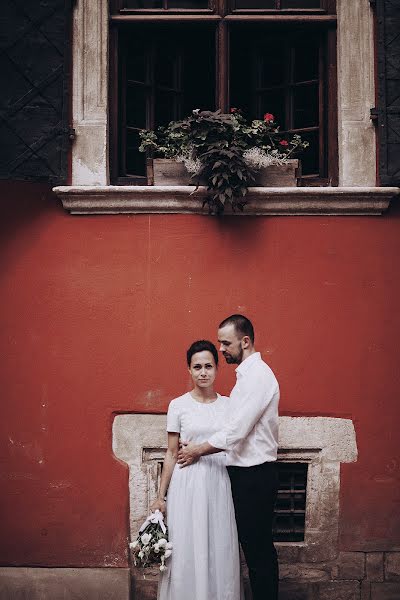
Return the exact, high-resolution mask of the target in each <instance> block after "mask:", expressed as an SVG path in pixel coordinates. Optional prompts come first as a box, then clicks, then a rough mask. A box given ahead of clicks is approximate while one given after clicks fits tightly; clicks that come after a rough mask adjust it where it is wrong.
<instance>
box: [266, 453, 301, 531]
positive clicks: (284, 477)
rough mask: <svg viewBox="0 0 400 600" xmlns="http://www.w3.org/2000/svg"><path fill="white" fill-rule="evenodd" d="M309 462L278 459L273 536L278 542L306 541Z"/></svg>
mask: <svg viewBox="0 0 400 600" xmlns="http://www.w3.org/2000/svg"><path fill="white" fill-rule="evenodd" d="M307 469H308V465H307V463H286V462H280V461H278V472H279V488H278V497H277V501H276V505H275V517H274V524H273V537H274V541H276V542H302V541H304V531H305V514H306V493H307Z"/></svg>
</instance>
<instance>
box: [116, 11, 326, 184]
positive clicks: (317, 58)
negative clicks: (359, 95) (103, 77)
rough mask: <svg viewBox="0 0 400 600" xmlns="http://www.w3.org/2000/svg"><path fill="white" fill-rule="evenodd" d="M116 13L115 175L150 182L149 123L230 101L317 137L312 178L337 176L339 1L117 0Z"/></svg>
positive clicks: (309, 158) (308, 163) (308, 178)
mask: <svg viewBox="0 0 400 600" xmlns="http://www.w3.org/2000/svg"><path fill="white" fill-rule="evenodd" d="M111 13H112V14H111V22H112V28H111V49H112V52H111V56H112V61H111V87H110V90H111V94H110V96H111V147H112V157H111V174H112V181H113V183H117V184H135V183H137V184H143V183H146V160H145V158H146V157H145V156H144V155H142V154H140V153H139V152H138V146H139V130H140V129H142V128H154V127H156V126H157V125H162V124H166V123H168V122H169V121H171V120H174V119H179V118H182V117H184V116H186V115H187V114H189V113H190V112H191V110H192V109H194V108H200V109H205V110H207V109H208V110H215V109H217V108H219V109H221V110H222V111H229V109H230V107H236V108H240V109H241V110H242V111H243V113H244V114H245V115H246V116H247V117H249V118H262V115H263V114H264V113H265V112H270V113H273V114H274V115H275V116H276V119H277V121H278V123H279V124H280V126H281V130H282V131H287V132H291V133H295V132H296V133H299V134H300V135H301V136H302V137H303V138H304V139H307V140H308V141H309V142H310V147H309V149H308V150H307V151H306V152H305V153H304V154H303V155H302V166H303V169H302V170H303V185H324V184H325V185H326V184H336V183H337V131H336V127H337V126H336V121H337V119H336V68H335V55H336V31H335V25H336V16H335V1H334V0H246V1H242V0H208V1H206V0H196V1H194V0H149V1H145V0H114V2H113V3H112V5H111Z"/></svg>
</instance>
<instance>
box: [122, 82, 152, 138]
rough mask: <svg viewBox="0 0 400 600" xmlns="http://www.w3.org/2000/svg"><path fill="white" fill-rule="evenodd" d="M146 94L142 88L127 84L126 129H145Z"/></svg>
mask: <svg viewBox="0 0 400 600" xmlns="http://www.w3.org/2000/svg"><path fill="white" fill-rule="evenodd" d="M146 101H147V93H146V89H145V88H144V87H143V86H140V85H135V84H128V88H127V93H126V124H127V125H128V127H146Z"/></svg>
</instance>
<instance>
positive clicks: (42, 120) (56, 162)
mask: <svg viewBox="0 0 400 600" xmlns="http://www.w3.org/2000/svg"><path fill="white" fill-rule="evenodd" d="M71 4H72V1H71V0H2V3H1V8H0V48H1V53H0V69H1V73H2V75H3V84H2V91H1V98H0V139H1V145H0V178H2V179H5V178H6V179H25V180H31V181H49V182H51V183H64V182H65V180H66V176H67V164H68V163H67V161H68V138H69V134H70V132H69V130H68V103H69V96H68V85H69V60H68V59H69V53H70V50H69V48H70V24H71V23H70V22H71Z"/></svg>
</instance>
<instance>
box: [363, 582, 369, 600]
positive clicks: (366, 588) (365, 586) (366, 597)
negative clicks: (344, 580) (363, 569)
mask: <svg viewBox="0 0 400 600" xmlns="http://www.w3.org/2000/svg"><path fill="white" fill-rule="evenodd" d="M361 600H371V584H370V582H369V581H362V582H361Z"/></svg>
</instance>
